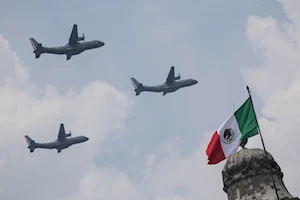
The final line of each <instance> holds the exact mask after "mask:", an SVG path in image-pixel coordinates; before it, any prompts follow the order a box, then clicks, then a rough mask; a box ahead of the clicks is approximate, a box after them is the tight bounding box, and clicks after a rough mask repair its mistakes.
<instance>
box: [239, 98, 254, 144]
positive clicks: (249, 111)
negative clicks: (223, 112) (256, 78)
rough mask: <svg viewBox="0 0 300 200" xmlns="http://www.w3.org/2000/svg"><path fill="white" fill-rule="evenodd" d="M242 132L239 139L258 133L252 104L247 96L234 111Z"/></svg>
mask: <svg viewBox="0 0 300 200" xmlns="http://www.w3.org/2000/svg"><path fill="white" fill-rule="evenodd" d="M234 116H235V118H236V120H237V122H238V125H239V129H240V131H241V133H242V137H241V138H240V140H243V139H246V138H249V137H252V136H255V135H257V134H258V124H257V119H256V117H255V113H254V109H253V104H252V101H251V98H250V97H249V98H248V99H247V100H246V101H245V103H244V104H243V105H242V106H241V107H240V108H239V109H238V110H237V111H236V112H235V113H234Z"/></svg>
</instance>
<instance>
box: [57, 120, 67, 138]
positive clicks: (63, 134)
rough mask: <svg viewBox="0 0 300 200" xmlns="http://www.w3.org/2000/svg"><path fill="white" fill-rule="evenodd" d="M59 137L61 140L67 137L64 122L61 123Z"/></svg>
mask: <svg viewBox="0 0 300 200" xmlns="http://www.w3.org/2000/svg"><path fill="white" fill-rule="evenodd" d="M57 139H58V140H60V141H62V140H65V139H66V132H65V127H64V124H60V127H59V133H58V137H57Z"/></svg>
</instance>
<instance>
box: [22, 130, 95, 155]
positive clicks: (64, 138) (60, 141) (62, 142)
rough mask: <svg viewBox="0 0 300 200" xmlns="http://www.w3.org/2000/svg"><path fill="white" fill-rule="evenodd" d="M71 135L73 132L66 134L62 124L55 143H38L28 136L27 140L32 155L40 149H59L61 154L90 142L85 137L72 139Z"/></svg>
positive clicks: (26, 136)
mask: <svg viewBox="0 0 300 200" xmlns="http://www.w3.org/2000/svg"><path fill="white" fill-rule="evenodd" d="M71 135H72V134H71V131H70V132H69V133H67V134H66V133H65V128H64V124H60V128H59V133H58V137H57V140H55V141H54V142H49V143H37V142H35V141H34V140H32V139H31V138H30V137H29V136H28V135H25V139H26V142H27V144H28V148H29V149H30V152H31V153H32V152H33V151H34V149H39V148H40V149H57V153H60V152H61V150H62V149H66V148H68V147H69V146H71V145H73V144H78V143H82V142H85V141H88V140H89V138H88V137H85V136H77V137H71ZM68 137H70V138H68Z"/></svg>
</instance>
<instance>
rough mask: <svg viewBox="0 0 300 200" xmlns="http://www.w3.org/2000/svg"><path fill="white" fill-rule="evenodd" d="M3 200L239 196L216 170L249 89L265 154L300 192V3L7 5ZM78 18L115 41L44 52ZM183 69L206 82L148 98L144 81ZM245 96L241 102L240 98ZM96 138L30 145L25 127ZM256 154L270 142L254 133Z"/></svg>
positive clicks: (39, 137)
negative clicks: (215, 149) (217, 147)
mask: <svg viewBox="0 0 300 200" xmlns="http://www.w3.org/2000/svg"><path fill="white" fill-rule="evenodd" d="M0 3H1V5H2V6H1V7H0V94H1V98H0V111H1V112H0V130H1V131H0V137H1V140H0V199H7V200H19V199H23V200H29V199H30V200H32V199H41V198H42V199H44V200H53V199H55V200H79V199H86V200H94V199H101V198H102V199H110V200H114V199H121V198H122V199H124V200H129V199H130V200H135V199H137V200H150V199H151V200H152V199H155V200H181V199H190V200H194V199H195V200H196V199H197V200H198V199H227V195H226V193H225V192H224V191H223V190H222V188H223V185H222V176H221V171H222V168H223V166H224V164H225V161H223V162H221V163H219V164H218V165H213V166H212V165H207V157H206V154H205V150H206V147H207V145H208V143H209V141H210V139H211V136H212V135H213V133H214V131H215V130H216V129H218V128H219V126H220V125H221V124H222V123H223V122H224V120H225V119H226V118H227V117H228V116H229V115H231V114H232V113H233V112H234V107H235V108H238V107H239V106H240V105H241V104H242V103H243V102H244V101H245V100H246V98H247V97H248V94H247V91H246V85H249V87H250V89H251V91H252V94H253V100H254V106H255V110H256V113H257V116H258V118H259V124H260V127H261V130H262V134H263V137H264V140H265V144H266V148H267V150H268V151H270V152H271V154H272V155H273V156H274V158H275V159H276V161H277V162H278V164H279V165H280V167H281V169H282V171H283V173H284V178H283V180H284V182H285V184H286V186H287V188H288V190H289V192H290V193H291V194H292V195H293V196H300V192H299V186H298V185H299V183H300V171H299V169H298V167H297V166H298V165H299V164H300V158H299V156H298V151H299V150H300V146H299V145H298V141H299V140H300V137H299V134H298V131H297V129H298V126H297V125H298V122H299V120H300V111H298V109H297V106H298V103H299V101H300V95H299V94H300V68H299V66H300V59H299V54H300V50H299V44H300V1H298V0H278V1H267V0H252V1H237V0H235V1H219V0H210V1H204V0H203V1H199V0H198V1H196V0H190V1H177V0H176V1H174V0H172V1H171V0H160V1H159V0H153V1H143V0H140V1H137V0H130V1H121V0H116V1H96V0H91V1H88V2H87V1H79V0H73V1H70V0H65V1H57V0H53V1H35V0H31V1H26V3H24V2H23V1H20V0H12V1H5V0H0ZM73 24H77V25H78V33H79V35H81V34H82V33H84V34H85V37H86V40H96V39H97V40H100V41H103V42H104V43H105V46H103V47H101V48H98V49H95V50H90V51H86V52H83V53H82V54H80V55H76V56H73V57H72V58H71V59H70V60H68V61H66V56H65V55H49V54H42V55H41V57H40V58H39V59H35V56H34V53H33V49H32V46H31V44H30V42H29V38H30V37H33V38H35V39H36V40H37V41H38V42H40V43H42V44H43V46H60V45H64V44H66V43H67V42H68V38H69V35H70V33H71V29H72V26H73ZM171 66H175V73H176V74H178V73H180V75H181V77H182V78H183V79H184V78H194V79H196V80H198V84H197V85H194V86H191V87H188V88H184V89H180V90H178V91H176V92H175V93H171V94H167V95H166V96H162V94H159V93H141V95H139V96H135V93H134V88H133V85H132V83H131V81H130V78H131V77H135V78H136V79H137V80H138V81H139V82H142V83H143V84H145V85H156V84H160V83H163V82H164V81H165V79H166V77H167V75H168V72H169V70H170V67H171ZM233 104H234V106H233ZM60 123H64V124H65V129H66V131H68V130H71V131H72V134H73V136H78V135H85V136H87V137H89V138H90V140H89V141H88V142H86V143H82V144H78V145H74V146H72V147H70V148H68V149H66V150H63V151H62V152H61V153H60V154H57V152H56V151H55V150H43V149H37V150H36V151H35V152H34V153H33V154H31V153H29V150H28V149H27V143H26V141H25V139H24V135H29V136H30V137H31V138H33V139H34V140H35V141H37V142H46V141H53V140H56V138H57V134H58V130H59V124H60ZM247 146H248V148H262V145H261V142H260V138H259V137H258V136H257V137H253V138H252V139H251V140H249V142H248V145H247Z"/></svg>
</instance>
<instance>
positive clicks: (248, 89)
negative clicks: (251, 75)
mask: <svg viewBox="0 0 300 200" xmlns="http://www.w3.org/2000/svg"><path fill="white" fill-rule="evenodd" d="M246 88H247V91H248V94H249V96H251V94H250V88H249V86H248V85H247V87H246Z"/></svg>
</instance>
